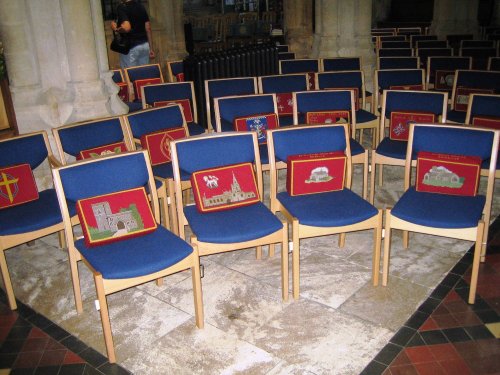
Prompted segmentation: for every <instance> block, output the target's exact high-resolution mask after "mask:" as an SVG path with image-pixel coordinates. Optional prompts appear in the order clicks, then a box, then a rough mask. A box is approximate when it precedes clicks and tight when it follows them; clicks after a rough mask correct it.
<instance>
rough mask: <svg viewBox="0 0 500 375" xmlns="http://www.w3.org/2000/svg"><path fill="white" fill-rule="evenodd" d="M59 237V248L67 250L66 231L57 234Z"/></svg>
mask: <svg viewBox="0 0 500 375" xmlns="http://www.w3.org/2000/svg"><path fill="white" fill-rule="evenodd" d="M57 237H58V239H59V247H60V248H61V249H64V248H66V236H65V235H64V230H60V231H59V232H57Z"/></svg>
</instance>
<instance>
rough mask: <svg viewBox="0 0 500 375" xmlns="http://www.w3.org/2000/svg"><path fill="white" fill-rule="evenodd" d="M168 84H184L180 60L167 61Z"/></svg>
mask: <svg viewBox="0 0 500 375" xmlns="http://www.w3.org/2000/svg"><path fill="white" fill-rule="evenodd" d="M167 80H168V82H184V81H185V79H184V62H183V61H182V60H176V61H167Z"/></svg>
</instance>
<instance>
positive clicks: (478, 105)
mask: <svg viewBox="0 0 500 375" xmlns="http://www.w3.org/2000/svg"><path fill="white" fill-rule="evenodd" d="M470 100H471V106H470V116H469V118H470V121H469V122H472V119H473V118H474V116H491V117H498V118H500V95H481V94H472V95H471V99H470Z"/></svg>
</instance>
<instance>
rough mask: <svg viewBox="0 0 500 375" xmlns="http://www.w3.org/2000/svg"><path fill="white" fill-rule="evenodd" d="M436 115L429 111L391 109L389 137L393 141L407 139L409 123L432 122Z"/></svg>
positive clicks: (434, 120)
mask: <svg viewBox="0 0 500 375" xmlns="http://www.w3.org/2000/svg"><path fill="white" fill-rule="evenodd" d="M433 122H436V115H435V114H434V113H430V112H416V111H393V112H391V122H390V126H389V138H390V139H392V140H394V141H408V136H409V135H410V123H420V124H422V123H433Z"/></svg>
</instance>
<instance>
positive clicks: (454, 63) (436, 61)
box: [427, 56, 472, 77]
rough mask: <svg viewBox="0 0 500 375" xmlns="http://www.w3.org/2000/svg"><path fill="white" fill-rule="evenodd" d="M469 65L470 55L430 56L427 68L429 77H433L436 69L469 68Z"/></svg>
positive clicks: (470, 62)
mask: <svg viewBox="0 0 500 375" xmlns="http://www.w3.org/2000/svg"><path fill="white" fill-rule="evenodd" d="M471 67H472V59H471V58H470V57H460V56H430V57H429V59H428V66H427V69H428V70H429V75H430V77H434V74H435V72H436V70H457V69H470V68H471Z"/></svg>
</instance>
